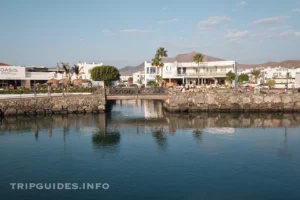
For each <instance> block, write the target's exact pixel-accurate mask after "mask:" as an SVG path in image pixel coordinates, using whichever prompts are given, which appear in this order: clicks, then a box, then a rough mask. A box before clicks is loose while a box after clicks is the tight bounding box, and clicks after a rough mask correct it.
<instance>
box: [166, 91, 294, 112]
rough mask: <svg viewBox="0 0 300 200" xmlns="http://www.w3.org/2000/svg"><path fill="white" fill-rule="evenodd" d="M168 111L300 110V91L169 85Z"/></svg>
mask: <svg viewBox="0 0 300 200" xmlns="http://www.w3.org/2000/svg"><path fill="white" fill-rule="evenodd" d="M163 106H164V108H165V109H166V110H167V111H169V112H299V111H300V94H299V93H297V94H294V95H292V94H253V93H250V92H245V93H244V92H241V91H238V90H226V91H222V92H218V91H215V90H211V91H208V92H205V93H204V92H200V93H182V92H181V91H180V90H175V89H170V90H169V94H168V98H167V99H166V100H165V101H164V104H163Z"/></svg>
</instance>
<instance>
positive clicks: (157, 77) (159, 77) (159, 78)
mask: <svg viewBox="0 0 300 200" xmlns="http://www.w3.org/2000/svg"><path fill="white" fill-rule="evenodd" d="M155 80H156V82H157V83H158V84H160V85H161V84H162V82H163V78H162V77H161V76H160V75H156V77H155Z"/></svg>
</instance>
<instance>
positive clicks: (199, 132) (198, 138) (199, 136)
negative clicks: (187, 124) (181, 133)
mask: <svg viewBox="0 0 300 200" xmlns="http://www.w3.org/2000/svg"><path fill="white" fill-rule="evenodd" d="M202 133H203V132H202V130H201V129H199V128H195V129H194V131H193V136H194V138H195V140H196V141H198V142H199V143H201V142H202V140H203V134H202Z"/></svg>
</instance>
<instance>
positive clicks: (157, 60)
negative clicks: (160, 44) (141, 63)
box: [152, 55, 164, 75]
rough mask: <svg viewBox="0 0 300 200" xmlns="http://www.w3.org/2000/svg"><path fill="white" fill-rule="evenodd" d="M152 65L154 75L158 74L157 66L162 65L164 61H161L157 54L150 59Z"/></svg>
mask: <svg viewBox="0 0 300 200" xmlns="http://www.w3.org/2000/svg"><path fill="white" fill-rule="evenodd" d="M152 66H156V75H158V67H163V66H164V63H163V62H161V59H160V58H159V57H158V56H157V55H155V57H154V58H153V59H152Z"/></svg>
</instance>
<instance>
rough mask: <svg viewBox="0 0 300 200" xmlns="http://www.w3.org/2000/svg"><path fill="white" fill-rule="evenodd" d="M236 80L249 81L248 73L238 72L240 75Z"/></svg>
mask: <svg viewBox="0 0 300 200" xmlns="http://www.w3.org/2000/svg"><path fill="white" fill-rule="evenodd" d="M238 81H239V82H243V81H249V76H248V74H240V75H239V76H238Z"/></svg>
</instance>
